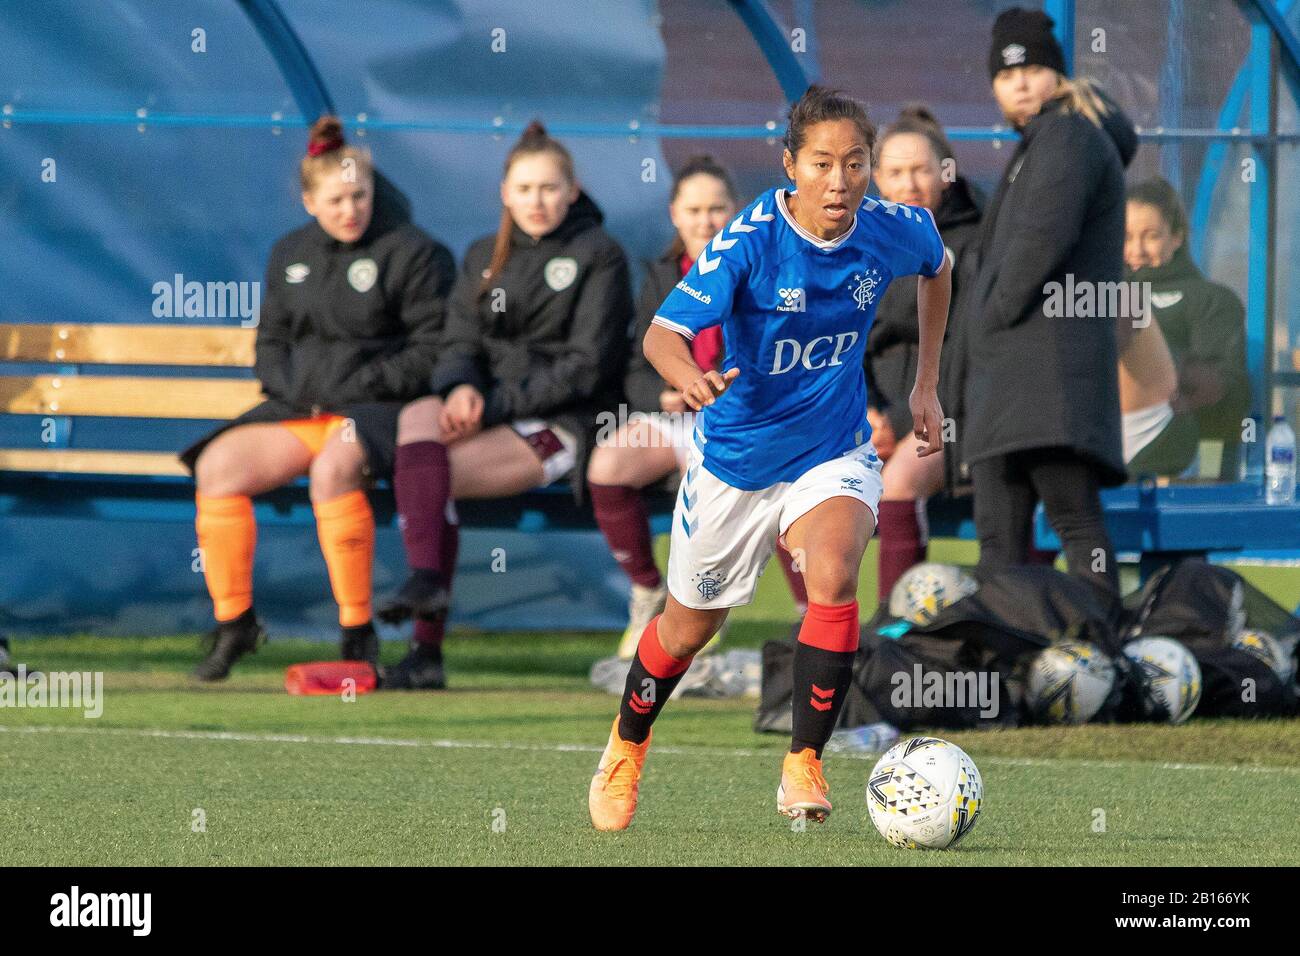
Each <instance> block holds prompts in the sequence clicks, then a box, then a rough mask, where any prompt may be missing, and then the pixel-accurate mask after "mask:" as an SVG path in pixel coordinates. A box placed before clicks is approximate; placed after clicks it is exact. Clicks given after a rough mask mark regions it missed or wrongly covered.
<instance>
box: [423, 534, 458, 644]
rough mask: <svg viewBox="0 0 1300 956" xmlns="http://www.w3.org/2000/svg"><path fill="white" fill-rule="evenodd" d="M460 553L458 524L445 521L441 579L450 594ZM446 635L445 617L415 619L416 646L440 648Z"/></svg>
mask: <svg viewBox="0 0 1300 956" xmlns="http://www.w3.org/2000/svg"><path fill="white" fill-rule="evenodd" d="M459 551H460V523H459V522H458V521H447V522H445V526H444V527H443V530H442V554H441V564H442V568H443V571H442V578H443V581H444V582H445V584H446V587H447V591H448V593H449V594H450V592H451V582H452V578H453V577H454V576H455V574H456V555H457V553H458V552H459ZM446 635H447V615H445V614H444V615H442V616H441V617H439V618H438V619H437V620H435V621H426V620H424V619H423V618H418V617H417V618H416V619H415V633H414V635H413V637H414V638H415V641H416V643H418V644H427V645H432V646H433V647H441V646H442V639H443V638H444V637H446Z"/></svg>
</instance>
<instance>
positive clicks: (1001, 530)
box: [961, 8, 1138, 592]
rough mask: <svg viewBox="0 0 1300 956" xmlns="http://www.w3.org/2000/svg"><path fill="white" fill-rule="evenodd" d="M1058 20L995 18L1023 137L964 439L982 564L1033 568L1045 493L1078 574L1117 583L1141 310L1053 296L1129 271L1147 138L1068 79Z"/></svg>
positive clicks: (989, 215) (999, 220) (1002, 200)
mask: <svg viewBox="0 0 1300 956" xmlns="http://www.w3.org/2000/svg"><path fill="white" fill-rule="evenodd" d="M1051 29H1052V20H1051V18H1050V17H1048V16H1046V15H1045V14H1043V13H1042V12H1040V11H1030V10H1023V9H1019V8H1016V9H1012V10H1005V11H1003V12H1002V13H1001V14H999V15H998V18H997V21H996V22H995V24H994V27H993V44H992V47H991V50H990V55H989V72H990V75H991V76H992V79H993V92H994V95H995V96H996V98H997V100H998V105H999V106H1000V108H1001V109H1002V112H1003V114H1004V115H1005V116H1006V118H1007V119H1008V120H1009V121H1010V122H1011V123H1012V125H1013V126H1015V128H1016V129H1017V131H1018V132H1019V133H1020V136H1021V139H1020V143H1019V145H1018V146H1017V147H1016V150H1015V152H1014V153H1013V154H1012V155H1011V157H1010V160H1009V162H1008V163H1007V169H1006V172H1005V173H1004V175H1003V177H1002V181H1001V183H999V185H998V188H997V192H996V193H995V194H994V196H993V200H992V201H991V202H990V203H989V206H988V208H987V209H985V211H984V222H983V226H982V227H981V236H980V271H979V275H978V278H977V279H976V281H975V283H974V286H975V288H974V291H973V298H967V297H965V296H963V301H962V303H961V309H962V315H963V318H964V320H965V321H966V322H968V323H969V325H970V329H969V332H970V336H969V339H968V346H969V348H968V355H969V370H968V373H967V382H966V408H965V416H964V418H963V422H964V424H963V425H962V429H961V430H962V441H963V445H964V448H965V451H964V454H965V459H966V460H967V461H968V462H970V467H971V478H972V481H973V484H974V489H975V528H976V531H977V532H978V534H979V539H980V566H981V567H985V568H998V567H1005V566H1007V565H1014V564H1024V563H1026V562H1027V560H1028V557H1029V545H1030V532H1031V526H1032V521H1033V513H1034V507H1035V505H1036V504H1037V502H1038V501H1039V500H1042V502H1043V505H1044V508H1045V509H1046V511H1047V516H1048V519H1049V520H1050V521H1051V522H1052V525H1053V526H1054V527H1055V528H1056V529H1057V531H1058V532H1059V533H1060V535H1061V539H1062V543H1063V545H1064V550H1065V554H1066V560H1067V562H1068V565H1069V570H1070V573H1071V574H1074V575H1078V576H1079V577H1082V578H1084V579H1085V580H1088V581H1090V582H1092V583H1093V584H1095V585H1097V586H1099V587H1101V588H1102V589H1104V590H1107V591H1110V592H1115V591H1117V589H1118V588H1117V584H1118V578H1117V568H1116V566H1115V560H1114V554H1113V552H1112V549H1111V545H1110V538H1109V536H1108V534H1107V532H1106V526H1105V524H1104V522H1103V520H1102V510H1101V498H1100V494H1099V489H1100V488H1102V487H1105V486H1109V485H1117V484H1121V483H1123V482H1124V481H1125V480H1126V478H1127V477H1128V473H1127V471H1126V470H1125V467H1124V459H1123V455H1122V450H1121V440H1120V402H1119V377H1118V372H1117V369H1118V362H1119V352H1120V346H1121V344H1122V342H1121V337H1124V336H1131V334H1132V332H1133V329H1134V326H1133V320H1134V319H1136V318H1138V316H1113V315H1109V314H1105V315H1098V314H1097V312H1098V311H1103V312H1104V311H1106V310H1105V309H1104V308H1103V309H1101V310H1098V309H1096V308H1095V307H1093V308H1083V309H1077V310H1076V309H1074V308H1071V309H1070V311H1068V312H1066V314H1065V315H1059V314H1057V312H1056V310H1055V309H1054V308H1051V307H1049V301H1051V300H1050V298H1049V297H1050V296H1051V295H1052V290H1053V288H1058V287H1059V288H1062V289H1063V288H1066V287H1068V288H1072V289H1081V290H1082V289H1090V290H1092V292H1093V293H1094V296H1093V301H1094V303H1095V302H1096V301H1097V300H1098V299H1099V298H1105V297H1104V296H1100V295H1099V293H1100V292H1101V291H1102V290H1103V289H1104V287H1103V286H1102V283H1118V282H1119V281H1120V280H1121V279H1122V278H1123V269H1124V166H1125V165H1126V164H1127V163H1128V161H1129V159H1131V158H1132V156H1133V153H1134V152H1135V151H1136V149H1137V136H1136V134H1135V132H1134V130H1133V126H1132V124H1131V123H1129V121H1128V119H1127V118H1126V117H1125V116H1124V114H1123V113H1122V112H1121V111H1120V110H1119V108H1118V107H1116V106H1115V105H1114V104H1112V103H1109V102H1107V101H1105V100H1104V99H1102V98H1101V97H1100V96H1099V95H1098V93H1097V92H1096V91H1095V90H1094V89H1093V88H1092V87H1091V85H1090V84H1087V83H1085V82H1083V81H1079V80H1069V79H1067V78H1066V77H1065V75H1064V70H1065V56H1064V54H1063V53H1062V51H1061V47H1060V44H1059V43H1057V41H1056V38H1055V37H1054V36H1053V35H1052V32H1051ZM1073 305H1074V303H1073V302H1072V303H1071V306H1073ZM1076 313H1078V314H1076Z"/></svg>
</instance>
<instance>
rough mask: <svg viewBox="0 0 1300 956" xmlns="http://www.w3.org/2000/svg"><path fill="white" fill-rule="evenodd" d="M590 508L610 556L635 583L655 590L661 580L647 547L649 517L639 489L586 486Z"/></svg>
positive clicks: (618, 486) (648, 543)
mask: <svg viewBox="0 0 1300 956" xmlns="http://www.w3.org/2000/svg"><path fill="white" fill-rule="evenodd" d="M588 487H589V488H591V504H592V507H593V508H594V509H595V512H596V524H597V525H599V527H600V530H601V533H602V534H603V535H604V536H605V541H606V542H607V543H608V544H609V550H610V553H611V554H613V555H614V560H615V561H617V562H618V563H619V566H620V567H621V568H622V569H623V571H624V573H626V574H627V576H628V577H629V578H631V579H632V580H633V581H634V582H635V583H637V584H640V585H642V586H643V587H647V588H653V587H658V586H659V582H660V581H661V580H662V579H661V578H660V577H659V568H658V567H656V566H655V556H654V549H653V548H652V547H651V544H650V517H649V515H648V514H647V513H646V507H645V501H644V500H643V499H642V497H641V491H640V489H639V488H631V487H628V486H627V485H597V484H590V483H589V484H588Z"/></svg>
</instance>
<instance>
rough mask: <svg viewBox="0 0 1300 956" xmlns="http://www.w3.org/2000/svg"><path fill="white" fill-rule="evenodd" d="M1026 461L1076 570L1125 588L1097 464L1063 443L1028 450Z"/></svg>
mask: <svg viewBox="0 0 1300 956" xmlns="http://www.w3.org/2000/svg"><path fill="white" fill-rule="evenodd" d="M1024 466H1025V470H1026V471H1027V472H1028V474H1029V477H1030V479H1031V481H1032V482H1033V486H1034V490H1035V491H1036V492H1037V493H1038V496H1039V497H1040V498H1042V500H1043V508H1044V509H1045V510H1046V511H1047V519H1048V520H1049V521H1050V522H1051V523H1052V527H1053V528H1055V529H1056V533H1057V534H1058V535H1060V537H1061V545H1062V547H1063V549H1064V551H1065V560H1066V563H1067V565H1068V567H1069V570H1070V574H1072V575H1074V576H1075V577H1077V578H1080V579H1082V580H1084V581H1088V582H1090V583H1092V584H1095V585H1096V586H1097V587H1099V588H1101V589H1102V590H1104V591H1108V592H1110V593H1111V594H1116V595H1117V594H1119V569H1118V568H1117V567H1116V566H1115V552H1114V550H1113V549H1112V547H1111V544H1110V534H1109V533H1108V532H1107V531H1106V522H1105V518H1104V516H1103V513H1102V509H1101V492H1100V485H1099V484H1098V481H1097V469H1096V466H1094V465H1093V464H1091V463H1090V462H1089V461H1087V460H1086V459H1084V458H1080V457H1079V456H1078V455H1076V454H1074V453H1073V452H1071V451H1066V450H1059V449H1058V450H1052V449H1044V450H1042V451H1034V452H1032V453H1025V457H1024Z"/></svg>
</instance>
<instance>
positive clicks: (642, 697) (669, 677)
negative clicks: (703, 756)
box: [618, 615, 694, 744]
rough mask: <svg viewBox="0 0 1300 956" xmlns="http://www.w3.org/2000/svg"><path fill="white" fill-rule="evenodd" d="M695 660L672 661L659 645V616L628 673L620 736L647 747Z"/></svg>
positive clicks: (651, 625)
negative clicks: (666, 707)
mask: <svg viewBox="0 0 1300 956" xmlns="http://www.w3.org/2000/svg"><path fill="white" fill-rule="evenodd" d="M692 660H694V657H693V656H692V657H685V658H676V657H671V656H670V655H669V654H668V652H667V651H665V650H664V649H663V646H662V645H661V644H660V643H659V615H656V616H655V617H654V619H653V620H651V621H650V623H649V624H647V625H646V629H645V631H644V632H643V633H642V635H641V643H640V644H639V645H637V650H636V657H634V658H633V659H632V666H631V667H630V668H629V669H628V672H627V682H626V684H625V685H624V687H623V702H622V703H621V704H620V705H619V708H618V735H619V737H621V738H622V739H623V740H626V741H628V742H630V743H634V744H643V743H645V741H646V738H647V737H649V736H650V727H651V725H652V724H654V722H655V718H656V717H658V716H659V711H661V710H663V707H664V704H666V703H668V698H669V697H671V696H672V695H673V691H674V690H675V689H676V688H677V685H678V683H679V682H680V681H681V679H682V675H684V674H685V673H686V670H687V668H689V667H690V666H691V661H692Z"/></svg>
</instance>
